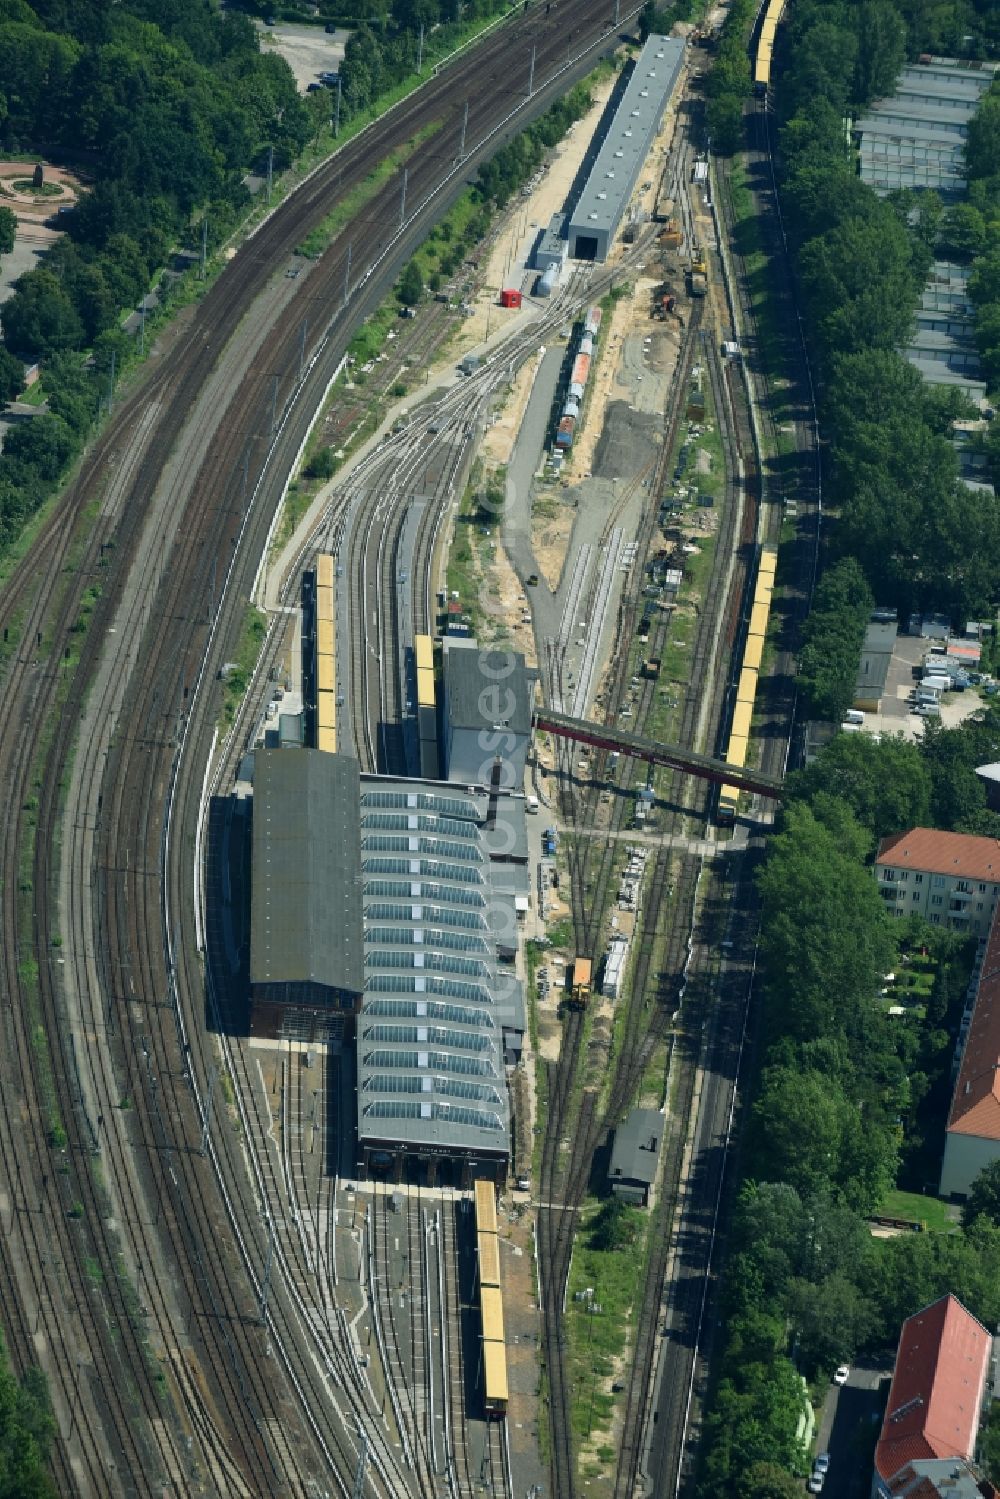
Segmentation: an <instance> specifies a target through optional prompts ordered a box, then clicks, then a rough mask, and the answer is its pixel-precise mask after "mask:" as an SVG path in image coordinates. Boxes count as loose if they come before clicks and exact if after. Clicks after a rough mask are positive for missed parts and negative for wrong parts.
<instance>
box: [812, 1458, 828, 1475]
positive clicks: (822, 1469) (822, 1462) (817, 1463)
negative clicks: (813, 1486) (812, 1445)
mask: <svg viewBox="0 0 1000 1499" xmlns="http://www.w3.org/2000/svg"><path fill="white" fill-rule="evenodd" d="M829 1467H830V1454H829V1452H821V1453H820V1454H819V1456H818V1457H816V1458H815V1459H814V1460H813V1472H814V1473H822V1474H823V1477H824V1478H825V1477H826V1475H827V1472H828V1471H829Z"/></svg>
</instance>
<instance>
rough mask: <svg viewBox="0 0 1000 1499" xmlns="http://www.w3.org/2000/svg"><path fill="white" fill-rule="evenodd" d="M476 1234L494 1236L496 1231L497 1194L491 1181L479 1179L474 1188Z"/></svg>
mask: <svg viewBox="0 0 1000 1499" xmlns="http://www.w3.org/2000/svg"><path fill="white" fill-rule="evenodd" d="M475 1195H476V1233H477V1234H495V1233H496V1231H497V1193H496V1187H495V1186H494V1185H493V1183H492V1182H491V1181H487V1180H486V1179H485V1178H483V1177H481V1178H480V1179H479V1180H478V1181H477V1182H476V1186H475Z"/></svg>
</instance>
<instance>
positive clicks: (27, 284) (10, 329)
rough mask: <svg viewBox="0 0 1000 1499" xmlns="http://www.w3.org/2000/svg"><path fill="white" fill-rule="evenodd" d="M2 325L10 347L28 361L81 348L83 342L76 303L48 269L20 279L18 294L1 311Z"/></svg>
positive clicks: (17, 283) (29, 272) (0, 320)
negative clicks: (60, 351)
mask: <svg viewBox="0 0 1000 1499" xmlns="http://www.w3.org/2000/svg"><path fill="white" fill-rule="evenodd" d="M0 322H2V323H3V333H4V338H5V340H6V342H7V344H8V345H9V347H10V348H11V349H13V350H14V351H15V353H18V354H23V355H25V356H26V357H28V358H38V357H39V356H41V357H42V358H44V357H45V355H46V354H53V353H55V352H56V351H57V350H59V349H77V348H79V347H80V345H81V344H82V342H83V324H82V323H81V321H80V319H79V317H78V316H77V313H76V310H75V308H74V307H73V304H72V302H71V301H70V299H69V297H68V296H67V294H66V292H65V290H64V289H63V287H62V285H61V284H60V282H59V281H58V280H57V279H56V277H55V276H54V275H53V274H52V272H51V271H49V270H46V269H44V268H42V269H40V270H37V271H26V272H25V274H24V275H23V276H21V277H19V278H18V280H17V281H16V282H15V284H14V295H13V296H12V297H10V298H9V300H8V301H6V302H5V303H4V304H3V307H2V308H0Z"/></svg>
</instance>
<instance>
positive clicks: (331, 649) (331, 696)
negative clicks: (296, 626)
mask: <svg viewBox="0 0 1000 1499" xmlns="http://www.w3.org/2000/svg"><path fill="white" fill-rule="evenodd" d="M333 579H334V567H333V557H332V556H331V555H330V554H329V553H327V552H320V554H319V556H318V557H317V558H316V599H315V615H314V626H315V628H314V636H313V682H314V683H315V689H316V748H317V749H318V750H324V751H327V752H328V753H330V754H335V753H336V749H337V656H336V646H337V621H336V617H335V615H334V591H333V590H334V582H333Z"/></svg>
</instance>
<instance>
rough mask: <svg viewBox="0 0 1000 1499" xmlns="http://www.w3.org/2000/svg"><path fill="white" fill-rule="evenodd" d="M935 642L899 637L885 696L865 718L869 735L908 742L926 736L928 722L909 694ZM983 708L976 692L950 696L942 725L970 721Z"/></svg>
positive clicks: (967, 690) (942, 718) (949, 694)
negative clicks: (898, 737) (916, 670)
mask: <svg viewBox="0 0 1000 1499" xmlns="http://www.w3.org/2000/svg"><path fill="white" fill-rule="evenodd" d="M931 644H932V642H931V641H930V640H922V639H920V637H919V636H916V635H897V636H896V644H895V648H894V650H893V653H892V661H891V663H890V665H889V675H888V677H887V679H886V684H885V692H884V693H883V694H882V699H881V701H880V703H879V710H878V712H877V713H866V714H865V729H866V731H867V732H868V733H870V734H872V733H884V734H902V735H903V736H904V738H906V739H919V738H920V737H921V735H922V734H923V732H924V724H925V723H926V719H923V718H921V717H919V716H918V715H917V714H916V713H914V712H913V711H912V704H911V703H910V702H909V697H910V693H911V692H912V691H913V689H914V687H915V686H916V677H915V676H914V674H913V673H914V668H915V667H917V666H919V665H920V664H921V662H922V661H923V659H924V656H925V655H926V653H927V652H928V651H929V650H930V648H931ZM980 707H982V699H981V698H980V696H979V694H978V693H977V692H976V691H975V689H974V688H966V690H965V691H964V692H950V693H948V694H947V696H946V697H945V699H944V700H943V702H942V704H941V722H942V724H944V726H945V728H949V729H950V728H954V727H955V725H956V724H959V723H961V722H962V720H963V719H965V718H968V717H969V715H970V714H971V713H975V712H976V710H977V709H978V708H980Z"/></svg>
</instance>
